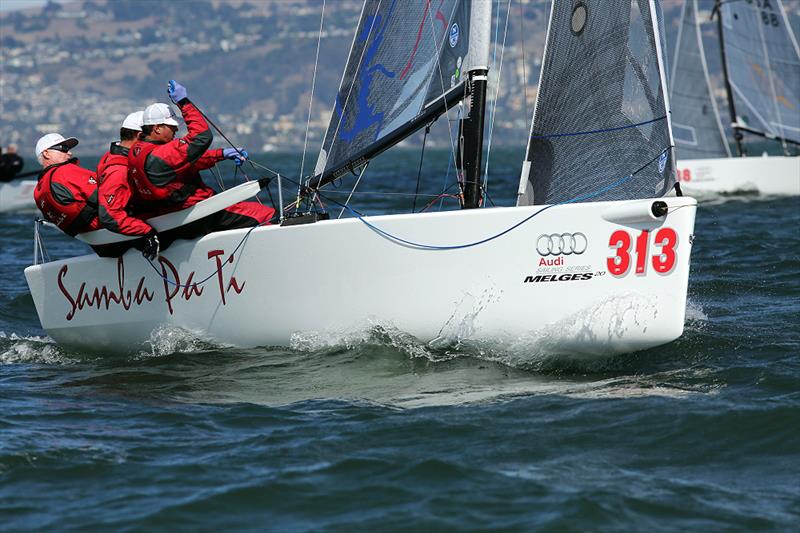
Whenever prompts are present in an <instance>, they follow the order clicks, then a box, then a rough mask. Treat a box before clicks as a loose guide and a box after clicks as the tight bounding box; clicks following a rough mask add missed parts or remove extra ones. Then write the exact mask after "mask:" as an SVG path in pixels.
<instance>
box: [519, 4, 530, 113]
mask: <svg viewBox="0 0 800 533" xmlns="http://www.w3.org/2000/svg"><path fill="white" fill-rule="evenodd" d="M524 23H525V16H524V14H523V12H522V0H519V33H520V39H521V40H522V42H521V44H522V89H523V91H524V93H525V119H526V120H527V117H528V75H527V73H526V71H525V26H524Z"/></svg>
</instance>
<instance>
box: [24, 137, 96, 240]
mask: <svg viewBox="0 0 800 533" xmlns="http://www.w3.org/2000/svg"><path fill="white" fill-rule="evenodd" d="M77 144H78V139H76V138H75V137H69V138H66V139H65V138H64V137H63V136H62V135H61V134H59V133H48V134H47V135H44V136H43V137H41V138H40V139H39V141H38V142H37V143H36V159H37V160H38V161H39V164H40V165H42V171H41V172H40V173H39V182H38V183H37V184H36V187H35V188H34V190H33V198H34V200H35V202H36V207H38V208H39V210H40V211H41V212H42V215H43V216H44V218H45V219H46V220H48V221H50V222H52V223H53V224H55V225H56V226H58V227H59V228H60V229H61V231H63V232H64V233H66V234H67V235H70V236H73V237H74V236H75V235H77V234H78V233H82V232H84V231H92V230H96V229H100V227H101V224H100V220H99V219H98V218H97V180H96V179H95V173H94V172H93V171H91V170H87V169H85V168H81V167H80V166H78V163H79V162H78V160H77V159H76V158H74V157H72V152H71V150H72V149H73V148H74V147H75V146H76V145H77Z"/></svg>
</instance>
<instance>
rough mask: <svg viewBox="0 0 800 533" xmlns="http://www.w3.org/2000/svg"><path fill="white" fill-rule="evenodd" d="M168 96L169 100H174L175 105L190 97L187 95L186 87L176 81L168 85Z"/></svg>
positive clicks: (171, 81)
mask: <svg viewBox="0 0 800 533" xmlns="http://www.w3.org/2000/svg"><path fill="white" fill-rule="evenodd" d="M167 94H168V95H169V99H170V100H172V103H173V104H177V103H178V102H180V101H181V100H183V99H184V98H188V97H189V95H188V94H187V93H186V87H184V86H183V85H181V84H180V83H178V82H177V81H175V80H169V82H168V83H167Z"/></svg>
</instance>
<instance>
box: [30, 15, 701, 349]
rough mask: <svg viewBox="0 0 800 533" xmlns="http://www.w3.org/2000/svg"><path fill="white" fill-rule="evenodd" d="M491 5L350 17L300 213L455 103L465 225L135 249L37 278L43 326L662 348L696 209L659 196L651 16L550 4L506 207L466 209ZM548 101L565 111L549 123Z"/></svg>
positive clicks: (85, 337) (660, 81)
mask: <svg viewBox="0 0 800 533" xmlns="http://www.w3.org/2000/svg"><path fill="white" fill-rule="evenodd" d="M490 7H491V3H490V2H486V1H484V0H473V1H466V0H461V1H456V0H452V1H447V0H440V1H439V2H425V3H422V4H420V5H417V4H412V3H410V2H401V1H400V0H367V1H366V2H365V4H364V9H363V11H362V14H361V17H360V20H359V23H358V27H357V29H356V34H355V38H354V41H353V45H352V48H351V52H350V56H349V59H348V63H347V66H346V67H345V74H344V76H343V79H342V83H341V86H340V89H339V93H338V96H337V99H336V102H335V104H334V113H333V115H332V118H331V123H330V125H329V127H328V132H327V134H326V136H325V141H324V143H323V146H322V150H321V153H320V156H319V158H318V161H317V165H316V168H315V170H314V172H313V175H312V176H310V177H308V178H307V179H305V180H304V182H303V184H302V186H301V187H300V196H299V198H298V202H297V203H300V204H302V203H304V202H305V203H306V204H307V205H315V206H317V207H318V203H317V202H316V200H317V199H319V198H325V189H324V187H325V185H326V184H327V183H330V182H332V181H335V180H337V179H338V178H342V177H343V176H345V175H346V174H348V173H353V174H356V177H355V178H354V179H355V184H354V186H353V187H354V189H355V188H356V187H357V186H358V184H359V183H360V182H361V180H362V178H363V177H364V175H365V170H366V167H367V164H368V162H369V161H370V159H371V158H374V157H376V156H377V155H378V154H380V153H381V152H382V151H384V150H386V149H388V148H390V147H391V146H393V145H395V144H397V143H398V142H400V141H401V140H402V139H403V138H405V137H407V136H408V135H410V134H412V133H413V132H414V131H418V130H420V129H422V128H425V127H426V126H427V125H429V124H430V123H431V122H432V121H433V120H434V119H435V118H436V117H437V116H439V115H442V114H444V113H446V112H447V111H448V110H449V109H451V108H453V106H456V105H458V104H459V102H464V104H463V105H464V107H463V111H462V117H463V120H462V121H461V124H460V125H459V126H458V139H457V141H454V145H456V146H457V150H458V151H459V155H460V166H461V169H462V170H461V173H462V180H461V185H460V186H461V196H462V207H464V208H465V209H462V210H459V211H449V212H438V213H409V214H401V215H384V216H374V217H366V216H363V215H361V214H360V213H358V212H357V210H355V209H352V208H351V207H350V206H345V207H346V208H347V209H349V210H350V211H349V213H350V214H351V215H352V216H351V217H349V218H340V219H336V220H326V219H323V217H301V218H299V219H297V220H294V221H293V222H292V219H287V221H289V222H292V223H290V224H286V225H282V226H277V225H276V226H267V227H259V228H256V229H252V230H232V231H227V232H219V233H213V234H209V235H207V236H205V237H203V238H201V239H199V240H196V241H179V242H177V243H176V244H174V245H173V246H172V247H170V248H169V249H168V250H167V251H166V253H164V254H162V256H161V257H159V258H158V260H157V261H156V262H155V263H154V264H150V263H148V262H147V261H146V260H145V259H143V258H142V257H141V256H140V255H139V254H138V253H136V252H135V251H131V252H128V253H127V254H126V255H125V256H123V257H122V258H120V259H118V260H114V259H102V258H98V257H95V256H84V257H77V258H72V259H67V260H64V261H54V262H50V263H45V264H41V265H34V266H31V267H29V268H27V269H26V270H25V275H26V278H27V280H28V284H29V287H30V289H31V295H32V297H33V300H34V302H35V304H36V309H37V312H38V314H39V318H40V320H41V322H42V325H43V327H44V328H45V329H46V330H47V331H48V333H49V334H50V335H52V337H53V338H55V339H56V340H57V341H59V342H61V343H65V344H69V345H76V346H79V347H81V348H83V349H88V350H115V351H126V350H136V349H140V347H141V345H142V343H145V342H147V341H148V339H149V338H150V335H151V333H152V332H153V331H154V330H157V329H160V328H163V327H165V326H167V327H177V328H181V329H185V330H189V331H191V332H193V333H195V334H196V335H198V336H200V337H202V338H207V339H209V340H211V341H213V342H216V343H222V344H233V345H237V346H245V347H249V346H262V345H291V344H292V342H293V339H295V338H296V336H297V335H308V334H309V333H318V334H320V335H324V334H325V333H326V332H331V333H336V332H341V331H351V330H353V329H354V328H356V329H357V328H368V327H372V326H374V325H380V326H381V327H391V328H396V329H397V330H399V331H402V332H404V333H407V334H410V335H413V336H414V337H416V338H417V339H419V340H421V341H423V342H433V343H445V344H447V343H454V342H474V343H492V344H499V345H503V344H504V343H511V344H518V343H523V344H524V343H538V342H540V341H543V340H545V341H546V343H545V344H546V346H545V347H544V349H546V350H547V351H549V352H554V353H570V354H575V353H585V354H602V355H607V354H612V353H619V352H626V351H632V350H638V349H643V348H648V347H651V346H656V345H659V344H663V343H665V342H669V341H671V340H673V339H675V338H677V337H678V336H680V334H681V333H682V331H683V324H684V316H685V310H686V293H687V284H688V276H689V258H690V254H691V243H692V232H693V231H694V216H695V208H696V202H695V201H694V200H693V199H691V198H687V197H681V198H668V199H663V200H662V199H660V198H658V197H659V196H660V195H662V194H664V193H665V192H666V191H668V190H670V188H671V187H672V184H673V179H674V171H673V164H674V163H673V160H674V158H673V156H672V135H671V131H670V122H669V114H668V112H667V111H668V107H669V106H668V99H667V94H666V73H665V70H664V67H663V65H664V62H663V43H662V35H663V33H662V32H661V28H660V20H659V11H658V8H657V3H656V2H655V1H654V0H636V1H634V2H631V1H630V0H614V1H609V0H575V1H561V0H558V1H556V2H554V3H553V7H552V10H551V17H550V21H549V28H548V37H547V50H548V52H546V59H545V66H544V72H543V76H542V84H541V88H540V97H539V98H540V99H539V102H538V104H537V110H536V113H535V118H534V121H533V126H532V135H531V143H530V146H529V149H528V155H527V157H526V162H525V163H524V166H523V173H522V178H521V187H520V188H521V190H522V194H521V199H520V201H519V203H518V206H516V207H492V208H488V207H486V205H485V203H482V202H481V196H482V195H481V189H480V166H481V165H480V160H481V159H480V157H481V152H482V149H483V147H482V144H483V143H482V128H483V117H482V115H483V100H484V98H483V95H484V94H485V84H486V74H487V70H488V68H489V64H490V62H489V41H490V39H489V28H490V22H491V12H490ZM596 71H597V72H601V73H602V76H600V78H603V79H598V78H597V77H595V76H593V75H592V73H593V72H596ZM587 76H589V78H587ZM587 80H589V81H591V80H595V83H596V86H594V87H592V86H587V84H586V83H587ZM560 93H563V94H572V95H573V97H574V98H575V103H576V104H579V105H576V106H573V107H570V106H564V105H559V102H558V101H557V100H556V99H557V98H558V95H559V94H560ZM583 104H585V105H583ZM581 105H583V107H581ZM528 189H530V190H528ZM292 204H293V205H296V203H295V202H293V203H292ZM479 206H482V208H480V209H478V208H477V207H479ZM289 214H291V213H289ZM304 222H305V223H304ZM270 302H271V303H270Z"/></svg>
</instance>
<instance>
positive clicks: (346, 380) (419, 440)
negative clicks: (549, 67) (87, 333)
mask: <svg viewBox="0 0 800 533" xmlns="http://www.w3.org/2000/svg"><path fill="white" fill-rule="evenodd" d="M417 157H418V153H414V152H405V153H400V154H396V155H395V154H389V155H387V156H386V157H385V158H384V159H383V160H382V162H376V163H375V164H374V165H373V167H372V168H371V169H370V181H368V182H367V183H365V184H364V185H362V190H365V191H368V190H375V189H377V188H378V184H379V183H388V184H389V187H390V189H392V190H396V191H408V190H413V187H414V184H415V183H416V169H417V163H418V159H417ZM261 160H262V161H263V162H265V163H268V164H270V165H271V166H275V167H277V168H279V169H280V170H281V171H282V172H289V173H290V175H291V173H292V172H293V171H294V172H296V166H297V161H298V160H299V159H298V158H297V156H291V157H278V156H265V157H263V158H262V159H261ZM516 161H518V154H516V153H503V152H495V153H494V154H493V163H492V178H491V182H490V192H491V193H492V196H493V198H492V199H493V200H494V201H495V202H496V203H498V204H501V205H508V204H509V203H510V202H511V197H512V195H513V193H514V191H515V190H516V176H517V175H518V168H517V166H516V163H515V162H516ZM446 168H447V157H446V154H445V155H442V154H437V153H429V154H426V165H425V171H424V172H423V179H422V187H421V190H422V191H423V192H425V193H426V194H428V193H430V194H435V193H436V192H437V191H438V190H439V189H440V188H441V184H442V182H443V181H444V176H443V175H442V172H441V170H442V169H446ZM437 169H438V172H437ZM342 190H347V187H346V184H345V185H343V186H342ZM411 202H412V200H411V199H408V198H405V197H390V198H388V199H386V198H377V197H373V196H370V195H364V196H359V197H357V199H356V203H355V204H354V205H355V206H356V207H359V208H361V209H363V210H364V211H366V212H368V213H377V212H387V211H396V212H399V211H402V210H407V209H408V208H410V205H411ZM447 202H452V201H451V200H450V199H446V200H445V205H449V204H448V203H447ZM418 205H419V204H418ZM437 205H438V204H437ZM798 207H800V205H798V200H797V199H796V198H795V199H772V200H768V199H767V200H765V199H758V198H753V197H740V198H726V199H720V200H715V201H711V202H706V203H703V204H702V205H701V208H700V209H699V210H698V216H697V229H696V234H697V239H696V241H695V245H694V249H693V257H692V277H691V281H690V295H689V306H688V312H687V322H686V331H685V333H684V335H683V337H681V338H680V339H679V340H677V341H675V342H673V343H671V344H669V345H667V346H663V347H660V348H656V349H653V350H649V351H646V352H640V353H635V354H630V355H625V356H618V357H613V358H608V359H604V360H602V359H601V360H597V361H591V362H587V361H580V360H570V359H564V358H558V359H553V358H548V357H546V356H541V355H539V354H536V353H512V352H507V351H503V350H502V349H496V348H495V349H493V348H492V347H491V346H489V347H487V346H481V347H476V346H460V347H453V346H450V347H443V348H431V347H429V346H425V345H422V344H420V343H418V342H416V341H415V340H414V339H413V338H410V337H409V336H407V335H405V334H404V333H403V332H401V331H393V330H388V329H386V328H382V327H380V326H375V327H371V328H365V329H364V330H361V331H350V332H340V333H339V334H337V335H336V336H332V337H327V338H320V337H309V338H305V339H301V340H299V341H298V342H297V343H296V345H295V346H294V347H293V349H253V350H240V349H221V348H219V347H216V346H211V345H208V344H204V343H202V342H200V341H199V340H197V339H193V338H190V337H186V336H185V335H183V334H180V333H178V332H175V331H162V332H160V333H159V334H158V335H156V336H155V339H156V340H155V342H154V346H153V348H152V350H143V351H142V352H141V353H139V354H136V355H134V356H123V357H120V356H98V355H89V354H82V353H76V352H73V351H69V350H65V349H62V348H60V347H58V346H57V345H55V344H54V343H53V342H52V341H50V340H49V339H48V338H47V336H46V334H45V333H44V332H43V331H42V330H41V328H40V326H39V323H38V319H37V317H36V312H35V310H34V307H33V302H32V301H31V298H30V296H29V295H28V293H27V287H26V285H25V282H24V277H23V275H22V269H23V268H24V267H25V266H26V265H27V264H29V262H30V260H31V255H32V244H31V234H32V228H31V222H30V218H31V217H30V216H29V215H5V216H2V217H0V239H2V241H1V242H2V243H3V248H2V251H0V258H2V261H3V263H4V268H3V269H0V331H1V332H2V333H0V529H7V530H29V529H34V528H35V529H58V530H64V529H89V528H91V529H110V530H122V531H140V530H166V529H170V530H172V529H175V527H176V526H177V527H178V528H179V529H182V530H191V531H214V530H220V529H222V528H223V527H224V528H226V529H229V528H231V527H235V528H241V529H250V530H264V529H267V530H276V531H303V530H315V531H316V530H332V531H352V530H381V531H383V530H416V531H428V530H474V529H483V530H485V529H493V530H531V529H548V530H551V529H558V530H587V529H591V530H615V529H626V530H629V529H638V530H645V529H658V530H674V531H684V530H701V529H702V530H708V529H713V530H719V529H736V530H751V529H771V530H787V529H793V528H794V527H796V524H797V523H798V519H800V431H799V430H798V428H799V427H800V350H799V349H798V348H800V328H798V324H800V281H798V275H799V274H800V231H798V229H797V228H798V227H800V209H798ZM46 243H47V245H48V252H49V253H50V255H51V256H53V257H65V256H68V255H71V254H73V253H77V252H79V251H80V250H81V246H82V245H80V244H78V243H75V242H73V241H70V240H67V239H64V238H59V237H58V236H56V235H54V234H52V233H48V234H47V241H46ZM309 305H313V303H309Z"/></svg>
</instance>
